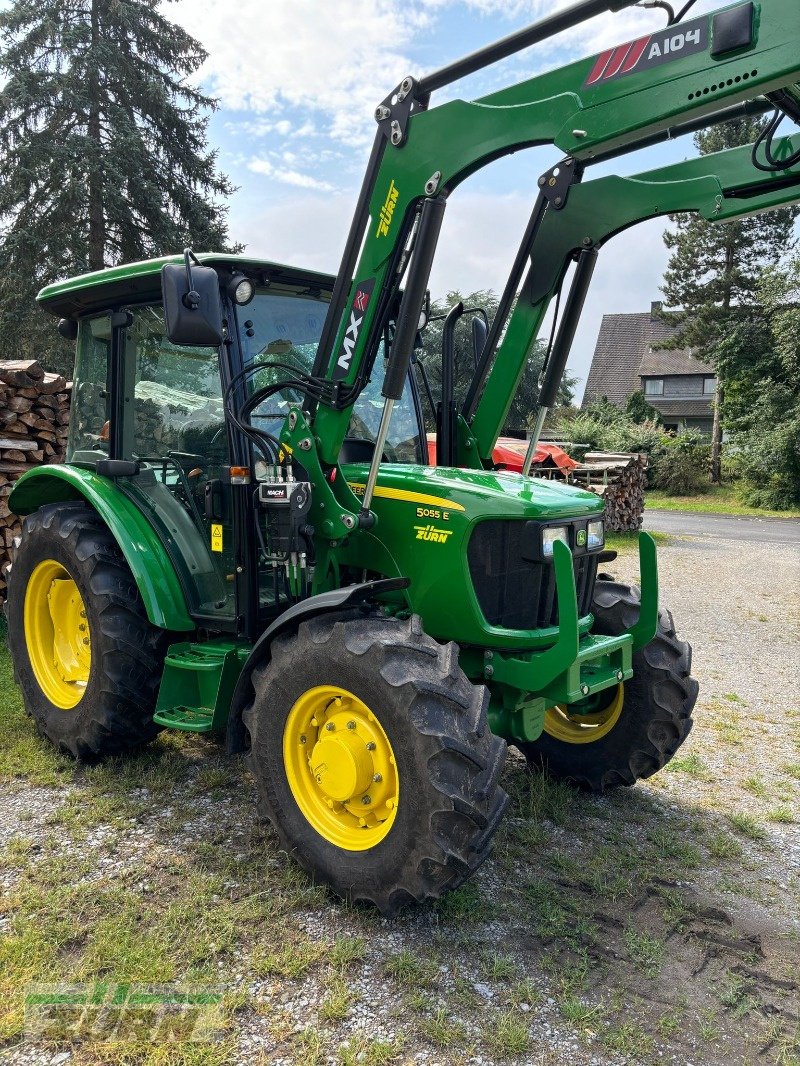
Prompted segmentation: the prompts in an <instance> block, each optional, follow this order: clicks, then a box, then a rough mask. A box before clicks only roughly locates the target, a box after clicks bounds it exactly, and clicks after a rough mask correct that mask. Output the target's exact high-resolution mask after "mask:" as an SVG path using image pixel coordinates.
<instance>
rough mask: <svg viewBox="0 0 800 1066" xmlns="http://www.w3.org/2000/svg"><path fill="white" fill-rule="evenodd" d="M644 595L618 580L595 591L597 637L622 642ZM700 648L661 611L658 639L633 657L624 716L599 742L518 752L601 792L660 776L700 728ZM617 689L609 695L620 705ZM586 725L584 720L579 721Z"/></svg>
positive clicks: (558, 743)
mask: <svg viewBox="0 0 800 1066" xmlns="http://www.w3.org/2000/svg"><path fill="white" fill-rule="evenodd" d="M639 607H640V597H639V590H638V589H636V588H634V587H632V586H629V585H622V584H620V583H619V582H616V581H598V582H597V584H596V586H595V593H594V604H593V607H592V611H593V613H594V618H595V625H594V630H593V631H594V632H596V633H603V634H606V635H608V636H617V635H619V634H620V633H623V632H625V630H626V629H629V628H630V627H631V626H632V625H633V624H634V623H635V622H636V621H637V619H638V617H639ZM691 668H692V649H691V646H690V645H689V644H688V643H687V642H686V641H684V640H679V639H678V636H677V634H676V632H675V625H674V623H673V621H672V615H671V614H670V613H669V611H667V610H661V611H660V612H659V619H658V630H657V632H656V635H655V637H654V638H653V640H652V641H651V642H650V643H649V644H648V645H647V646H646V647H644V648H640V649H639V650H638V651H636V652H634V654H633V677H632V678H631V679H630V681H626V682H624V693H623V695H624V698H623V703H622V710H621V713H619V716H618V718H617V719H616V721H615V722H614V724H613V727H612V728H611V729H610V730H609V731H607V732H603V731H602V730H598V733H599V734H600V735H599V737H598V739H596V740H588V741H587V740H586V739H585V738H584V739H583V741H582V742H574V743H570V742H569V741H567V740H564V739H559V738H557V737H555V736H552V735H550V734H548V733H547V732H544V733H542V735H541V736H540V737H539V739H538V740H536V741H534V742H533V743H519V744H518V745H517V746H518V747H519V748H520V750H521V751H522V752H523V754H524V755H525V757H526V759H527V761H528V765H529V766H530V767H532V768H534V769H537V770H546V771H547V772H548V773H550V774H552V775H553V776H554V777H558V778H563V779H566V780H568V781H571V782H573V783H574V784H577V785H580V786H582V787H583V788H587V789H590V790H592V791H594V792H602V791H604V789H606V788H613V787H615V786H618V785H633V784H635V782H636V781H637V780H639V779H641V778H646V777H650V776H651V774H654V773H656V771H657V770H660V769H661V768H662V767H663V766H664V765H665V764H666V763H667V762H669V760H670V759H671V758H672V756H673V755H674V754H675V752H676V751H677V750H678V748H679V747H680V746H681V744H682V743H683V742H684V740H686V738H687V736H688V735H689V731H690V730H691V728H692V718H691V714H692V709H693V707H694V705H695V701H696V700H697V692H698V684H697V681H695V679H694V678H693V677H692V676H691ZM614 694H615V690H609V698H610V699H612V698H613V696H614ZM574 718H575V720H576V721H577V720H579V719H578V716H577V715H575V716H574Z"/></svg>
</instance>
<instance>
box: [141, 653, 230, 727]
mask: <svg viewBox="0 0 800 1066" xmlns="http://www.w3.org/2000/svg"><path fill="white" fill-rule="evenodd" d="M249 651H250V648H249V646H248V645H246V644H240V643H238V642H236V641H232V640H211V641H206V642H205V643H203V644H189V643H183V644H172V645H170V648H169V650H168V651H167V655H166V658H165V660H164V675H163V677H162V679H161V685H160V687H159V690H158V702H157V703H156V713H155V714H154V715H153V720H154V721H155V722H157V723H158V724H159V725H163V726H165V727H166V728H169V729H178V730H181V731H182V732H186V733H221V732H223V730H224V729H225V725H226V723H227V721H228V711H229V708H230V703H231V697H232V696H233V690H234V688H235V687H236V681H237V680H238V677H239V674H240V673H241V669H242V665H243V663H244V661H245V659H246V658H247V655H248V653H249Z"/></svg>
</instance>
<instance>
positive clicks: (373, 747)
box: [367, 740, 375, 751]
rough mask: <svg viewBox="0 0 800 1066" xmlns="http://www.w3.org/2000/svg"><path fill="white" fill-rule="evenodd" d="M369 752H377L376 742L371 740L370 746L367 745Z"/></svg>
mask: <svg viewBox="0 0 800 1066" xmlns="http://www.w3.org/2000/svg"><path fill="white" fill-rule="evenodd" d="M367 751H375V741H374V740H371V741H370V742H369V744H367Z"/></svg>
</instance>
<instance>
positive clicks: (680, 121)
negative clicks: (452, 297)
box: [307, 0, 800, 465]
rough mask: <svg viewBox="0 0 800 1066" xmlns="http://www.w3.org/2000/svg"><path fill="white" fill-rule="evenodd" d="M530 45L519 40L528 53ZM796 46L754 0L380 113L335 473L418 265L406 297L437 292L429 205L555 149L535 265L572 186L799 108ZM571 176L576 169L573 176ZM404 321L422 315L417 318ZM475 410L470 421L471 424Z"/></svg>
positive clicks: (342, 311)
mask: <svg viewBox="0 0 800 1066" xmlns="http://www.w3.org/2000/svg"><path fill="white" fill-rule="evenodd" d="M616 6H619V5H613V4H608V5H597V4H589V5H577V6H576V7H575V8H574V9H571V11H572V12H573V14H574V15H575V17H576V18H577V16H578V15H581V18H586V17H591V15H594V14H597V13H598V10H602V9H603V7H605V9H611V8H613V7H616ZM581 12H583V13H582V14H581ZM547 21H548V20H545V22H547ZM558 28H561V27H560V26H559V27H558ZM531 29H532V30H533V29H534V27H532V28H531ZM549 32H550V33H552V32H557V30H553V29H552V27H551V28H549ZM533 36H534V37H535V35H533ZM539 39H541V38H539ZM521 40H522V38H521V37H520V39H519V41H518V42H517V43H518V44H519V47H524V46H525V44H524V43H520V42H521ZM798 40H800V8H798V6H797V4H796V3H795V0H770V2H769V3H753V2H750V0H748V2H745V3H738V4H735V5H732V6H731V7H728V8H724V9H721V10H720V11H717V12H714V13H711V14H708V15H704V16H701V17H699V18H697V19H693V20H691V21H690V22H686V23H682V24H680V25H679V26H672V27H668V28H667V29H666V30H661V31H658V32H656V33H653V34H650V35H648V36H646V37H643V38H641V39H639V40H638V41H634V42H629V43H626V44H623V45H620V47H619V48H616V49H610V50H607V51H605V52H603V53H602V54H601V55H600V56H591V57H588V58H586V59H582V60H579V61H578V62H575V63H572V64H569V65H568V66H565V67H562V68H560V69H557V70H554V71H551V72H549V73H547V74H543V75H540V76H538V77H535V78H531V79H528V80H526V81H523V82H521V83H518V84H515V85H513V86H510V87H508V88H505V89H502V90H500V91H499V92H495V93H492V94H490V95H488V96H485V97H482V98H480V99H478V100H475V101H472V102H466V101H463V100H453V101H450V102H448V103H445V104H442V105H441V106H439V107H436V108H434V109H432V110H427V106H428V99H429V96H430V91H431V90H432V89H435V88H440V87H441V86H442V85H444V84H447V83H449V82H450V81H452V80H454V79H455V78H457V77H460V76H462V74H463V73H465V72H467V71H468V70H473V69H477V67H476V66H475V65H474V63H475V62H477V61H474V62H471V63H468V62H466V61H465V64H464V65H461V64H458V63H456V64H453V65H452V66H451V67H449V68H446V70H445V71H444V72H442V73H441V74H440V75H433V76H431V77H430V78H428V79H422V80H421V81H420V82H417V81H415V80H414V79H413V78H406V79H405V80H404V81H403V83H402V84H401V85H400V86H399V87H398V88H397V89H396V90H395V92H394V93H393V94H391V95H390V96H389V97H387V99H386V101H385V102H384V103H383V104H381V105H380V107H379V108H378V110H377V112H376V118H377V119H378V127H379V128H378V132H377V135H376V140H375V144H374V147H373V152H372V157H371V159H370V164H369V167H368V171H367V175H366V177H365V180H364V185H363V187H362V190H361V194H360V197H359V201H358V206H357V210H356V215H355V218H354V220H353V225H352V227H351V231H350V235H349V238H348V242H347V246H346V248H345V252H344V255H343V259H342V267H341V269H340V273H339V277H338V278H337V288H336V290H335V291H334V294H333V298H332V301H331V305H330V309H329V314H328V319H327V320H326V327H325V330H324V331H323V336H322V340H321V342H320V346H319V351H318V355H317V360H316V363H315V367H314V373H315V375H316V376H318V377H320V378H323V379H326V380H328V381H332V382H334V383H335V384H336V390H335V398H334V400H333V402H322V403H321V404H320V406H319V408H318V409H317V408H316V405H315V404H309V405H308V407H307V413H308V415H309V417H310V418H311V419H312V420H313V423H314V436H315V437H316V438H317V440H318V441H319V444H318V447H319V454H320V459H321V461H322V463H323V465H333V464H335V463H336V461H337V456H338V453H339V449H340V446H341V442H342V440H343V438H344V435H345V432H346V427H347V424H348V420H349V416H350V410H351V408H352V404H353V402H354V399H355V397H356V396H357V395H358V393H359V391H360V389H361V388H363V386H364V384H365V383H366V381H367V380H369V376H370V374H371V371H372V365H373V362H374V357H375V352H376V350H377V345H378V342H379V340H380V337H381V335H382V332H383V330H384V328H385V325H386V316H387V314H388V309H389V306H390V303H391V300H392V299H393V298H394V297H396V294H397V292H398V290H399V287H400V283H401V280H402V279H403V274H404V271H405V270H406V268H407V267H408V263H409V260H410V267H408V272H407V275H406V278H405V281H404V285H405V287H406V289H409V288H411V289H413V290H414V291H417V292H418V291H419V289H420V284H419V282H418V281H416V280H413V279H414V275H415V274H416V273H422V274H423V275H424V281H425V282H427V274H426V269H425V268H426V266H427V268H428V269H429V262H430V258H431V256H430V249H429V248H426V249H424V250H423V251H424V254H418V253H419V251H420V250H419V248H417V249H415V247H414V234H415V230H416V228H417V225H418V220H419V213H420V210H421V208H422V205H423V204H424V203H425V202H426V201H428V202H430V201H433V200H440V199H444V200H446V198H447V196H448V195H449V194H450V193H451V192H452V191H453V190H454V189H455V188H456V187H457V186H458V185H459V184H460V183H461V182H462V181H463V180H465V178H467V177H469V176H470V175H471V174H473V173H474V172H475V171H477V170H479V169H481V168H482V167H484V166H486V165H488V164H489V163H490V162H492V161H493V160H495V159H498V158H500V157H501V156H504V155H507V154H509V153H511V152H514V151H518V150H519V149H521V148H526V147H531V146H534V145H543V144H553V145H555V146H556V147H557V148H559V149H560V150H561V152H563V153H565V154H566V161H565V164H564V165H562V167H561V168H559V169H558V170H557V169H556V168H554V169H553V170H552V171H551V172H549V173H548V175H546V176H543V178H541V179H540V185H542V186H544V188H545V191H546V192H549V193H551V195H550V197H549V199H548V200H547V202H546V203H545V204H543V205H542V206H541V208H540V210H539V212H538V215H537V217H535V218H534V219H532V223H531V225H530V226H529V230H528V231H527V232H526V241H523V246H522V247H521V248H520V255H519V256H518V260H521V261H522V262H523V263H524V261H525V260H527V258H528V256H529V255H530V251H531V244H532V242H533V240H534V238H535V235H536V232H537V230H538V228H539V226H540V225H541V224H542V221H543V219H544V218H545V216H546V215H547V214H548V213H552V212H554V211H557V210H560V209H562V208H563V206H564V205H565V204H566V202H567V197H568V194H569V191H570V186H571V185H572V184H573V182H574V181H576V180H579V178H580V174H581V172H582V171H583V169H584V168H585V167H586V166H587V165H589V164H591V163H592V162H593V161H594V160H597V159H599V158H602V157H604V156H607V155H611V154H617V153H619V152H620V151H621V150H627V151H632V150H634V149H635V148H637V147H638V146H640V145H642V144H646V143H652V141H653V140H654V139H657V138H658V137H659V136H661V135H664V134H666V133H667V132H668V131H669V130H671V129H673V128H675V127H681V126H685V125H686V123H694V124H696V125H698V126H700V125H702V120H704V119H707V120H708V122H709V124H710V123H711V122H713V121H714V116H715V115H718V114H719V113H720V112H721V111H725V110H726V109H729V108H731V107H733V106H735V105H738V104H746V103H747V102H749V101H753V100H755V99H756V98H759V97H761V96H762V95H763V94H775V93H778V92H780V91H782V90H787V91H788V93H789V97H788V98H789V99H792V100H794V99H795V94H796V89H795V88H793V87H795V86H796V85H797V83H798V82H800V48H798ZM527 43H530V39H527ZM500 44H501V45H503V47H502V48H500V46H499V45H498V46H497V51H496V52H495V51H493V49H492V48H489V49H485V50H484V51H483V52H482V53H480V56H481V57H482V58H481V60H480V62H479V63H478V65H479V66H480V65H485V63H487V62H492V61H494V59H495V58H497V57H498V56H500V55H501V54H502V55H506V54H509V52H508V48H509V47H513V46H512V45H510V44H508V43H505V44H504V43H503V42H500ZM564 166H566V167H568V168H569V167H571V168H572V175H571V176H570V175H569V174H567V173H565V170H564ZM567 179H569V180H567ZM526 242H527V243H526ZM359 247H361V249H362V250H361V254H360V256H358V262H357V265H356V266H355V270H353V264H354V262H355V256H356V255H357V252H358V248H359ZM512 280H513V279H512ZM422 287H423V288H424V285H423V286H422ZM504 295H505V294H504ZM510 306H511V300H506V299H504V300H501V306H500V310H499V311H498V315H497V316H496V319H495V322H494V323H493V326H492V329H491V330H490V334H489V338H488V342H487V345H486V355H487V357H490V356H491V353H492V350H493V348H494V346H495V345H496V343H497V341H498V339H499V337H500V334H501V332H502V330H503V329H504V327H505V325H506V321H505V320H506V316H507V313H508V311H509V310H510ZM418 310H419V308H416V311H417V313H418ZM406 313H407V315H408V317H409V318H413V317H414V308H412V307H408V308H407V311H406ZM334 326H335V327H337V328H336V333H335V337H334ZM507 334H508V331H506V336H507ZM410 354H411V353H410V350H407V351H400V350H399V346H397V345H395V347H394V350H393V352H392V356H391V361H390V369H391V363H392V362H398V363H399V364H400V365H401V367H402V366H404V365H407V362H408V359H409V358H410ZM476 398H477V397H473V398H472V399H473V401H474V400H475V399H476ZM473 413H474V411H469V410H468V411H467V412H466V414H467V417H468V418H469V417H471V415H472V414H473ZM484 439H485V437H484ZM482 447H483V444H482Z"/></svg>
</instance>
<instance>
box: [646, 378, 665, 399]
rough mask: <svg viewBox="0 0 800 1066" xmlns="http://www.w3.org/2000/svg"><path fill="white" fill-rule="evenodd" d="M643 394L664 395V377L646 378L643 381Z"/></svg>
mask: <svg viewBox="0 0 800 1066" xmlns="http://www.w3.org/2000/svg"><path fill="white" fill-rule="evenodd" d="M644 394H645V396H663V395H664V379H663V378H647V379H646V381H645V383H644Z"/></svg>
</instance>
